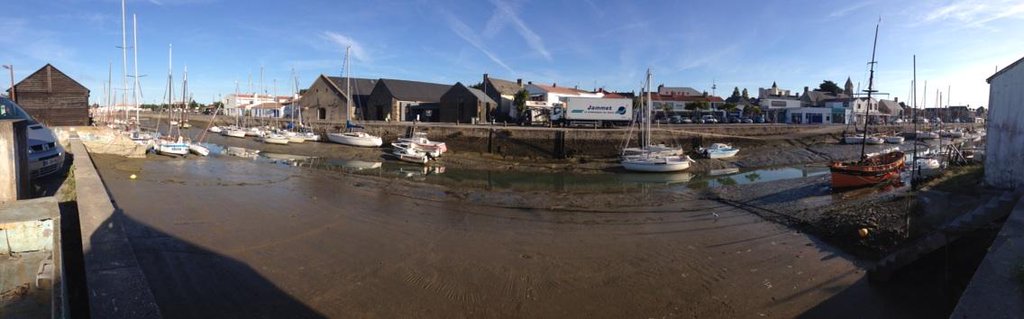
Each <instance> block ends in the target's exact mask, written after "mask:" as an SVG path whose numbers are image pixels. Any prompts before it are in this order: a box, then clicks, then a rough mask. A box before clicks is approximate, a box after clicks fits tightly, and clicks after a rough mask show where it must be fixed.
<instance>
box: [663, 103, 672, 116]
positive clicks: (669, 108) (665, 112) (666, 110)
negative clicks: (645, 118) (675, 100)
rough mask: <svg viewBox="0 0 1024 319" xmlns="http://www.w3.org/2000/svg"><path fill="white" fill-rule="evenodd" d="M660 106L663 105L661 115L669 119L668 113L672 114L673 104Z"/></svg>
mask: <svg viewBox="0 0 1024 319" xmlns="http://www.w3.org/2000/svg"><path fill="white" fill-rule="evenodd" d="M660 104H661V105H660V106H661V113H662V114H663V115H664V116H665V117H668V113H669V112H672V103H660Z"/></svg>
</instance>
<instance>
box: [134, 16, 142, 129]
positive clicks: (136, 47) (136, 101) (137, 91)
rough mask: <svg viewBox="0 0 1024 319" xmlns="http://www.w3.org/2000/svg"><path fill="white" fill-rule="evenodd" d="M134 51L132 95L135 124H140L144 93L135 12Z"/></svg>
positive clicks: (137, 24)
mask: <svg viewBox="0 0 1024 319" xmlns="http://www.w3.org/2000/svg"><path fill="white" fill-rule="evenodd" d="M132 51H133V52H134V53H133V54H134V56H135V83H134V86H133V88H132V95H134V96H133V97H132V99H133V101H132V102H134V103H133V104H135V126H136V127H138V125H139V100H140V99H139V97H140V96H141V95H142V92H141V91H142V86H141V85H139V23H138V20H136V17H135V14H134V13H133V14H132Z"/></svg>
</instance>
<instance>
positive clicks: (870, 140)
mask: <svg viewBox="0 0 1024 319" xmlns="http://www.w3.org/2000/svg"><path fill="white" fill-rule="evenodd" d="M864 144H868V145H882V144H885V139H883V138H881V137H878V136H868V137H866V138H864Z"/></svg>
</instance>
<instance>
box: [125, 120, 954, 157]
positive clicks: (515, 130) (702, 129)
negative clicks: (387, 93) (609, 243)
mask: <svg viewBox="0 0 1024 319" xmlns="http://www.w3.org/2000/svg"><path fill="white" fill-rule="evenodd" d="M143 116H144V117H146V118H149V119H150V120H151V121H152V120H154V119H156V118H160V119H161V121H163V123H167V121H166V114H153V113H150V114H144V115H143ZM210 118H211V116H206V115H190V117H189V121H190V122H192V124H193V125H194V127H199V128H205V127H206V125H207V123H208V122H209V120H210ZM247 121H248V122H250V123H256V124H259V125H272V126H273V125H276V124H280V123H283V121H279V120H273V119H261V118H250V119H248V120H243V121H242V122H243V123H244V122H247ZM234 122H235V119H234V118H233V117H226V116H218V117H217V119H216V123H215V124H216V125H231V124H234ZM143 123H144V124H143V125H146V122H143ZM308 123H309V124H310V125H311V126H312V127H313V128H314V130H315V131H317V132H318V133H320V134H322V135H323V134H326V133H327V132H338V131H340V130H341V129H343V128H344V125H345V123H338V122H327V121H315V120H314V121H309V122H308ZM359 124H360V125H362V126H364V127H365V128H366V130H367V131H368V132H370V133H373V134H375V135H379V136H381V137H382V138H383V139H384V141H385V144H387V143H388V142H390V141H394V140H395V139H397V138H399V137H404V136H407V135H408V134H410V133H411V132H412V131H413V130H415V131H419V132H426V133H427V136H428V137H429V138H430V139H432V140H439V141H444V142H445V143H447V144H448V145H449V146H450V148H452V149H457V150H459V151H462V152H478V153H493V154H497V155H501V156H511V157H521V158H543V159H562V158H567V157H569V158H572V157H589V158H611V157H615V156H618V155H619V154H620V152H621V149H622V146H623V145H625V144H626V142H627V141H626V140H627V137H628V139H629V141H628V143H629V145H630V146H637V145H638V144H639V143H638V141H637V135H638V133H637V132H636V130H633V131H629V130H628V129H627V128H613V129H587V128H560V127H540V126H527V127H522V126H517V125H503V124H500V123H499V124H496V125H470V124H461V125H460V124H454V123H418V124H414V123H411V122H380V121H372V122H365V123H359ZM150 125H152V124H150ZM958 126H961V127H965V126H969V125H967V124H959V125H958ZM911 128H912V125H910V124H904V125H885V126H873V127H872V128H871V130H872V131H878V132H894V131H910V130H911ZM846 129H847V126H846V125H788V124H708V125H692V124H691V125H663V126H656V127H655V129H654V131H653V133H652V136H653V137H652V142H653V143H655V144H657V143H664V144H667V145H677V146H681V147H683V148H684V149H691V148H693V147H694V146H696V144H697V143H699V141H700V140H699V138H700V137H704V138H705V139H704V143H712V142H725V143H733V144H734V145H736V146H738V147H750V146H762V145H765V144H766V143H771V142H779V141H786V140H790V139H800V140H807V141H814V142H820V141H825V140H828V139H832V138H833V136H839V134H841V133H842V132H843V131H844V130H846ZM849 129H850V130H852V129H853V128H852V127H850V128H849ZM831 141H834V139H832V140H831Z"/></svg>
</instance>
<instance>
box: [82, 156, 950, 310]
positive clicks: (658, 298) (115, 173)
mask: <svg viewBox="0 0 1024 319" xmlns="http://www.w3.org/2000/svg"><path fill="white" fill-rule="evenodd" d="M94 161H95V162H96V165H97V167H98V169H99V171H100V173H101V175H102V177H103V179H104V183H105V184H106V185H107V188H108V190H109V192H110V193H111V195H112V198H113V200H114V201H115V205H116V206H117V207H118V208H119V209H121V210H122V212H123V215H118V217H117V218H120V219H123V220H122V222H123V223H124V225H125V227H126V232H127V234H128V236H129V238H130V240H131V243H132V247H133V249H134V250H135V252H136V254H137V255H138V256H139V262H140V263H142V268H143V270H144V272H145V273H146V277H147V280H149V283H150V285H151V286H152V287H155V288H154V290H155V291H153V294H154V295H155V296H156V298H157V301H158V303H159V305H160V308H161V311H162V312H163V314H164V315H165V316H167V317H247V318H251V317H318V316H327V317H376V318H394V317H438V318H440V317H443V318H453V317H546V318H549V317H587V318H595V317H599V318H625V317H653V318H661V317H689V318H711V317H714V318H749V317H783V318H785V317H794V316H799V315H801V314H804V315H808V316H812V317H813V316H818V315H828V316H829V317H864V316H876V317H877V316H890V317H892V316H899V317H911V316H928V315H929V314H928V311H929V310H928V309H924V310H922V309H921V308H919V307H914V304H913V303H910V302H907V301H906V300H904V299H902V297H901V298H887V297H886V295H884V294H880V293H879V292H877V291H876V289H873V288H872V287H870V286H868V285H867V284H866V280H865V274H864V271H863V270H862V268H860V267H858V262H857V261H855V260H854V259H853V258H851V257H849V256H846V255H844V254H842V253H840V252H839V251H838V250H836V249H834V248H831V247H829V246H828V245H826V244H823V243H821V242H819V241H817V240H815V239H814V238H812V237H810V236H807V235H805V234H801V233H799V232H796V231H794V230H792V229H790V228H787V227H785V226H782V225H780V224H776V223H773V222H769V221H767V220H765V219H763V218H761V217H759V216H757V215H754V214H751V213H748V212H746V211H743V210H740V209H737V208H734V207H732V206H728V205H724V204H722V203H719V202H715V201H709V200H702V199H700V196H698V194H696V193H693V192H679V191H677V190H672V191H669V189H668V188H655V189H651V190H649V191H641V192H637V193H634V194H614V195H606V194H600V193H596V194H571V193H569V194H547V195H546V196H538V197H537V198H536V200H534V199H531V198H530V197H529V196H526V195H523V194H519V199H516V201H518V203H513V204H516V205H512V204H510V205H499V206H508V207H520V208H508V207H496V206H492V205H489V204H488V203H492V202H497V201H495V200H493V199H494V198H500V197H503V195H502V194H500V193H485V192H483V191H473V190H465V189H463V190H452V189H448V188H445V187H442V186H437V185H429V184H421V183H412V182H408V181H401V180H394V179H380V178H373V177H367V176H354V175H348V174H340V173H337V172H329V171H323V170H314V169H307V168H288V167H281V166H275V165H267V164H265V163H257V162H253V161H247V160H243V159H238V158H231V157H221V158H199V159H166V158H159V157H156V158H151V159H149V160H138V159H124V158H118V157H113V156H102V155H96V156H94ZM130 174H137V175H138V179H136V180H131V179H129V178H128V176H129V175H130ZM577 196H579V198H575V199H574V200H573V201H574V202H577V203H580V202H589V204H587V205H584V206H586V207H589V208H591V209H590V210H589V211H588V210H580V209H564V208H562V207H559V206H558V205H556V202H557V198H574V197H577ZM528 207H533V208H528ZM536 207H547V208H536ZM597 211H601V212H597ZM716 215H717V216H716ZM851 310H857V311H851ZM932 315H934V313H933V314H932Z"/></svg>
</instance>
